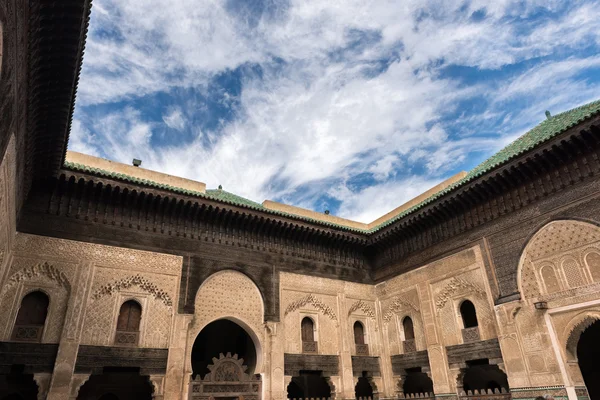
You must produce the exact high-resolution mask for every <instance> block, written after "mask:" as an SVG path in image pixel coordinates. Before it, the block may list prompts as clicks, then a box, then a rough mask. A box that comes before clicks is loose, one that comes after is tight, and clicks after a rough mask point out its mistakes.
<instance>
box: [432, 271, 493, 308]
mask: <svg viewBox="0 0 600 400" xmlns="http://www.w3.org/2000/svg"><path fill="white" fill-rule="evenodd" d="M459 289H470V290H472V291H473V292H472V293H473V294H475V295H478V296H480V297H484V298H485V297H486V294H485V290H483V289H482V288H480V287H479V286H477V285H476V284H474V283H471V282H468V281H467V280H465V279H462V278H458V277H456V276H455V277H452V279H450V281H449V282H448V283H447V284H446V286H444V288H443V289H442V291H441V292H440V294H438V295H437V297H436V299H435V306H436V309H437V310H438V311H439V310H441V309H442V308H444V306H445V305H446V303H447V302H448V301H449V300H450V299H452V297H453V296H454V294H455V293H456V292H457V291H458V290H459ZM467 299H468V298H467V297H465V298H464V299H462V300H461V302H462V301H464V300H467Z"/></svg>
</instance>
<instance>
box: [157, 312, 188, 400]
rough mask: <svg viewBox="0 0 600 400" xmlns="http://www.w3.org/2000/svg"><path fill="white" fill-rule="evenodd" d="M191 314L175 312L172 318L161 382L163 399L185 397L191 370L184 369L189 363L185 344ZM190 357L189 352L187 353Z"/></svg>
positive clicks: (172, 399)
mask: <svg viewBox="0 0 600 400" xmlns="http://www.w3.org/2000/svg"><path fill="white" fill-rule="evenodd" d="M192 317H193V315H189V314H176V315H175V317H174V318H173V329H172V330H171V338H170V341H169V359H168V360H167V373H166V375H165V379H164V384H163V393H162V395H163V396H164V399H165V400H180V399H187V397H185V396H184V393H187V391H188V386H189V381H190V377H191V373H192V371H186V368H187V365H188V364H189V362H188V360H186V346H187V340H188V330H189V326H190V321H191V320H192ZM188 356H190V357H191V354H190V355H188Z"/></svg>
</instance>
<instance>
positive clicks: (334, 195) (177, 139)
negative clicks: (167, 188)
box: [69, 0, 600, 222]
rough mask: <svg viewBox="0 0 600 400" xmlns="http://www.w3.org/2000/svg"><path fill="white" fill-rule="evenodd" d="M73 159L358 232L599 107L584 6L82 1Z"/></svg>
mask: <svg viewBox="0 0 600 400" xmlns="http://www.w3.org/2000/svg"><path fill="white" fill-rule="evenodd" d="M91 19H92V20H91V23H90V32H89V35H88V39H87V45H86V51H85V57H84V62H83V71H82V75H81V79H80V84H79V90H78V94H77V103H76V107H75V115H74V121H73V126H72V130H71V138H70V143H69V149H71V150H75V151H81V152H84V153H88V154H92V155H96V156H100V157H104V158H108V159H111V160H115V161H120V162H124V163H130V162H131V160H132V159H133V158H134V157H135V158H141V159H142V160H143V167H145V168H150V169H154V170H158V171H162V172H166V173H169V174H174V175H178V176H183V177H186V178H191V179H196V180H199V181H202V182H206V184H207V185H208V187H209V188H216V187H217V186H218V185H219V184H221V185H223V188H224V189H225V190H228V191H231V192H233V193H236V194H239V195H242V196H245V197H248V198H250V199H252V200H255V201H258V202H262V201H263V200H265V199H270V200H276V201H282V202H285V203H289V204H294V205H298V206H301V207H305V208H309V209H314V210H317V211H323V210H325V209H329V210H331V212H332V213H333V214H336V215H340V216H343V217H347V218H351V219H355V220H359V221H363V222H370V221H372V220H374V219H375V218H377V217H379V216H381V215H383V214H384V213H386V212H388V211H390V210H391V209H393V208H395V207H397V206H398V205H400V204H402V203H403V202H405V201H407V200H409V199H411V198H413V197H415V196H416V195H418V194H420V193H422V192H423V191H425V190H427V189H429V188H430V187H432V186H434V185H436V184H437V183H439V182H440V181H442V180H443V179H445V178H447V177H449V176H452V175H453V174H455V173H456V172H459V171H462V170H469V169H471V168H473V167H474V166H475V165H477V164H478V163H480V162H481V161H483V160H484V159H485V158H487V157H489V156H490V155H491V154H493V153H494V152H495V151H497V150H499V149H500V148H501V147H503V146H504V145H506V144H507V143H509V142H510V141H512V140H514V139H515V138H516V137H518V136H519V135H521V134H523V133H524V132H526V131H527V130H528V129H529V128H531V127H533V126H534V125H535V124H537V123H538V122H540V121H541V120H542V119H544V118H545V117H544V111H545V110H550V111H551V112H552V113H553V114H554V113H558V112H560V111H564V110H566V109H569V108H572V107H576V106H578V105H581V104H583V103H586V102H589V101H592V100H596V99H598V98H600V90H599V89H600V7H598V6H597V3H596V2H595V1H591V0H590V1H583V0H582V1H577V0H569V1H564V0H560V1H555V0H544V1H538V0H532V1H513V0H495V1H480V0H472V1H451V0H403V1H397V0H396V1H391V0H389V1H388V0H373V1H369V0H343V1H338V0H328V1H323V0H252V1H249V0H225V1H219V0H177V1H173V2H171V3H169V5H168V6H166V5H165V3H164V1H159V0H144V1H141V2H137V1H130V0H94V3H93V9H92V17H91Z"/></svg>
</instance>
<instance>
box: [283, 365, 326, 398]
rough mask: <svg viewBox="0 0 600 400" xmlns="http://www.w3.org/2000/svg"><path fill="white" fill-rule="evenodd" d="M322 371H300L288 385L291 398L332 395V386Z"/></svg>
mask: <svg viewBox="0 0 600 400" xmlns="http://www.w3.org/2000/svg"><path fill="white" fill-rule="evenodd" d="M322 375H323V374H322V373H321V371H300V375H299V376H294V377H293V378H292V381H291V382H290V384H289V385H288V387H287V393H288V395H287V397H288V398H289V399H309V398H310V399H312V398H314V399H325V398H328V397H331V388H330V387H329V384H328V383H327V380H326V379H325V378H324V377H323V376H322Z"/></svg>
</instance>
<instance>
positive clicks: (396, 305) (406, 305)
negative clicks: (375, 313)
mask: <svg viewBox="0 0 600 400" xmlns="http://www.w3.org/2000/svg"><path fill="white" fill-rule="evenodd" d="M405 309H409V310H412V311H414V312H415V313H417V314H419V315H420V312H419V309H418V308H417V306H416V305H414V304H413V303H412V302H410V301H408V300H407V299H405V298H404V297H402V296H396V297H394V301H393V302H392V304H390V306H389V307H388V309H387V310H386V312H384V313H383V321H384V322H390V320H391V319H392V317H393V316H394V314H398V313H400V312H402V311H404V310H405Z"/></svg>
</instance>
